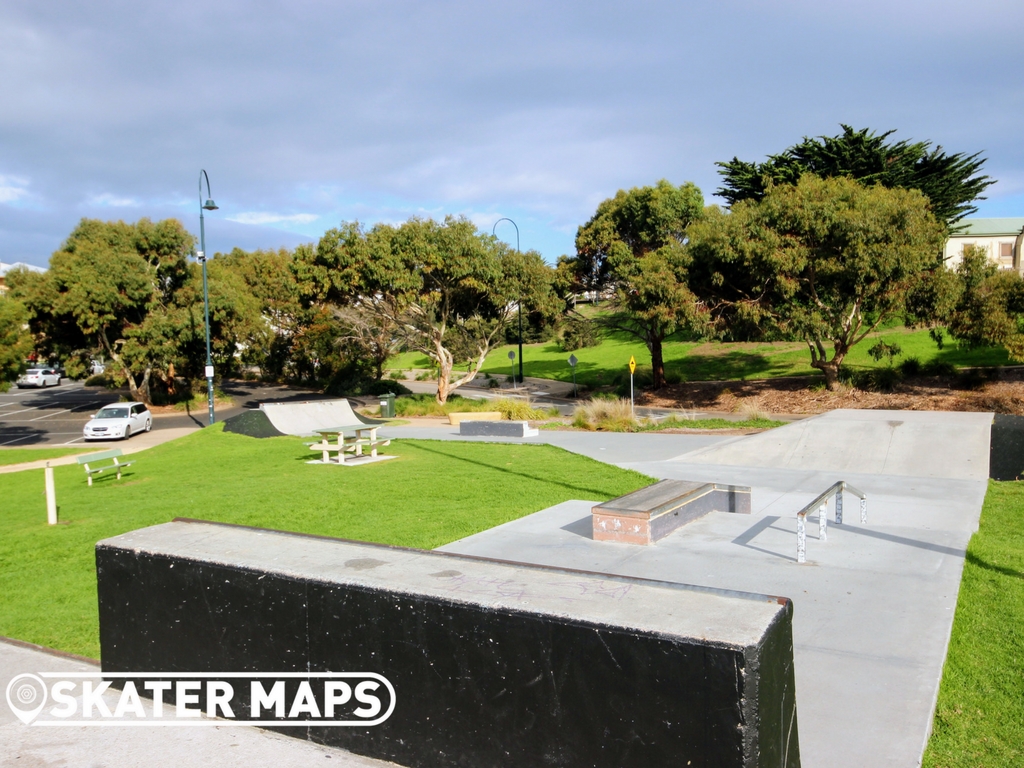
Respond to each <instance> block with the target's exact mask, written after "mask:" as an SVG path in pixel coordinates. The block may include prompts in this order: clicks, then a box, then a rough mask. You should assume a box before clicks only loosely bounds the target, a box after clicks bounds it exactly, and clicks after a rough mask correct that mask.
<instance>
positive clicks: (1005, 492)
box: [923, 481, 1024, 768]
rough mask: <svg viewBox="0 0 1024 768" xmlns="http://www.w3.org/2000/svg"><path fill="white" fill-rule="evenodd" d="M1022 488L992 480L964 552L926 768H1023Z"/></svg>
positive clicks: (1023, 561)
mask: <svg viewBox="0 0 1024 768" xmlns="http://www.w3.org/2000/svg"><path fill="white" fill-rule="evenodd" d="M1022 524H1024V483H1013V482H1010V483H997V482H994V481H993V482H990V483H989V489H988V494H987V495H986V497H985V505H984V507H983V508H982V512H981V525H980V526H979V528H978V532H977V533H975V534H974V536H972V537H971V542H970V544H969V545H968V547H967V558H966V561H965V563H964V574H963V579H962V581H961V583H960V595H959V597H958V599H957V607H956V617H955V619H954V622H953V632H952V636H951V638H950V644H949V652H948V655H947V656H946V664H945V668H944V670H943V674H942V683H941V686H940V688H939V700H938V706H937V708H936V712H935V720H934V724H933V729H932V736H931V739H930V740H929V742H928V748H927V750H926V751H925V755H924V761H923V765H924V766H925V768H954V767H958V766H963V767H964V768H968V766H969V767H970V768H974V766H986V768H998V767H1001V766H1005V767H1006V768H1011V766H1014V767H1015V766H1021V765H1024V525H1022Z"/></svg>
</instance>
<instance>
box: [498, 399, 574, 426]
mask: <svg viewBox="0 0 1024 768" xmlns="http://www.w3.org/2000/svg"><path fill="white" fill-rule="evenodd" d="M494 410H496V411H498V412H499V413H500V414H501V418H503V419H508V420H509V421H537V420H539V419H546V418H548V417H550V416H557V415H558V410H557V409H556V408H551V409H549V410H543V409H541V408H534V407H533V405H531V403H530V401H529V400H519V399H513V398H511V397H503V398H501V399H500V400H497V401H495V403H494ZM552 411H554V413H552Z"/></svg>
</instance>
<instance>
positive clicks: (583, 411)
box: [572, 399, 640, 432]
mask: <svg viewBox="0 0 1024 768" xmlns="http://www.w3.org/2000/svg"><path fill="white" fill-rule="evenodd" d="M572 416H573V421H572V423H573V426H576V427H581V428H582V429H589V430H594V429H598V430H601V431H603V432H635V431H636V430H637V428H639V427H640V422H639V421H638V420H637V419H636V417H635V416H634V415H633V413H632V409H631V408H630V403H629V400H625V399H617V400H603V399H602V400H591V401H590V402H589V403H581V404H580V405H577V406H576V408H575V410H573V414H572Z"/></svg>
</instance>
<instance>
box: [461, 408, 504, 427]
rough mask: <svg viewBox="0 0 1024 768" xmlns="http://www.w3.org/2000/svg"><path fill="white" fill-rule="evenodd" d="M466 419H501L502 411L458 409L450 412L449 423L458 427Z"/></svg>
mask: <svg viewBox="0 0 1024 768" xmlns="http://www.w3.org/2000/svg"><path fill="white" fill-rule="evenodd" d="M464 421H501V412H500V411H456V412H455V413H449V414H448V423H449V424H451V425H452V426H453V427H457V426H459V425H460V424H462V422H464Z"/></svg>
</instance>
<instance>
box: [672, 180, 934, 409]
mask: <svg viewBox="0 0 1024 768" xmlns="http://www.w3.org/2000/svg"><path fill="white" fill-rule="evenodd" d="M689 234H690V243H689V247H688V248H689V251H690V253H691V256H692V264H691V266H690V284H691V288H692V290H693V291H694V293H695V294H696V295H697V296H699V297H700V298H701V299H702V300H703V301H704V302H705V303H706V304H707V306H708V308H709V311H710V312H711V313H712V316H713V317H714V318H715V320H716V322H717V324H718V327H719V328H720V329H721V328H730V329H732V330H733V332H735V331H736V330H737V329H741V330H742V331H743V332H745V333H747V334H750V335H753V334H755V333H758V334H762V335H768V336H770V335H773V334H774V335H777V336H784V337H796V338H801V339H803V340H804V341H806V343H807V346H808V349H809V350H810V354H811V366H812V367H814V368H817V369H818V370H820V371H822V373H823V374H824V375H825V381H826V385H827V386H828V388H829V389H834V388H835V387H836V385H837V383H838V379H839V367H840V365H841V364H842V361H843V358H844V357H845V356H846V354H847V353H848V352H849V351H850V349H851V348H852V347H853V346H854V345H855V344H857V343H859V342H861V341H862V340H863V339H864V338H865V337H866V336H867V335H868V334H869V333H871V332H872V331H873V330H874V329H876V328H877V327H878V326H879V325H880V324H882V323H884V322H885V321H887V320H889V319H891V318H893V317H896V316H899V315H901V314H904V313H906V312H907V311H908V302H909V301H910V300H911V298H912V297H913V296H914V295H915V294H916V293H917V292H918V291H920V290H921V288H922V286H923V285H924V284H926V283H928V282H929V280H930V277H931V276H932V274H933V273H934V272H936V271H937V270H943V269H945V268H944V267H943V266H942V265H941V261H940V259H939V256H938V254H939V248H940V246H941V244H942V242H943V237H944V232H943V227H942V225H941V224H940V223H939V222H937V221H936V219H935V217H934V216H933V215H932V214H931V212H930V210H929V205H928V201H927V199H926V198H925V196H924V195H923V194H922V193H921V192H918V191H916V190H907V189H886V188H884V187H881V186H870V187H867V186H864V185H863V184H860V183H859V182H856V181H854V180H852V179H847V178H843V177H838V178H831V179H820V178H818V177H816V176H812V175H810V174H805V175H804V176H802V177H800V179H799V181H798V182H797V183H796V184H795V185H790V184H783V185H778V186H770V187H769V188H768V189H767V191H766V193H765V194H764V196H763V197H762V198H761V199H760V200H744V201H740V202H737V203H736V204H735V205H733V206H732V210H731V211H730V212H728V213H725V212H722V211H720V210H718V209H711V210H710V211H709V212H708V214H707V215H706V216H705V218H704V219H703V220H702V221H700V222H697V223H695V224H694V225H693V226H691V227H690V230H689ZM826 345H830V346H831V347H832V350H831V357H829V350H828V349H827V346H826Z"/></svg>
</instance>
